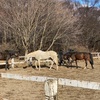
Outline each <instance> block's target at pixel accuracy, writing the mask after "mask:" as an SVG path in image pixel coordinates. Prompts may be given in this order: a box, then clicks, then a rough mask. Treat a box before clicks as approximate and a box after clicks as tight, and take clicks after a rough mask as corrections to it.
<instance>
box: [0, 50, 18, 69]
mask: <svg viewBox="0 0 100 100" xmlns="http://www.w3.org/2000/svg"><path fill="white" fill-rule="evenodd" d="M18 55H19V51H14V50H5V51H3V52H0V60H6V65H5V70H7V69H9V62H8V61H9V59H11V58H15V57H18Z"/></svg>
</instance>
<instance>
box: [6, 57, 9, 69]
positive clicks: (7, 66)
mask: <svg viewBox="0 0 100 100" xmlns="http://www.w3.org/2000/svg"><path fill="white" fill-rule="evenodd" d="M9 59H10V56H7V58H6V65H5V70H7V69H8V70H9V62H8V61H9Z"/></svg>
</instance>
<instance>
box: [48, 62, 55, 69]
mask: <svg viewBox="0 0 100 100" xmlns="http://www.w3.org/2000/svg"><path fill="white" fill-rule="evenodd" d="M53 63H54V62H53V61H52V60H51V61H50V68H49V70H51V68H52V67H53Z"/></svg>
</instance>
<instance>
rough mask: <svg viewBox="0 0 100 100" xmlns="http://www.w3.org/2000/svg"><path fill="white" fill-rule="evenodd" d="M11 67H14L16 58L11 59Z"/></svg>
mask: <svg viewBox="0 0 100 100" xmlns="http://www.w3.org/2000/svg"><path fill="white" fill-rule="evenodd" d="M11 68H14V58H12V59H11Z"/></svg>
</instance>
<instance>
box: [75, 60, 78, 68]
mask: <svg viewBox="0 0 100 100" xmlns="http://www.w3.org/2000/svg"><path fill="white" fill-rule="evenodd" d="M75 63H76V68H78V64H77V60H75Z"/></svg>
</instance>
